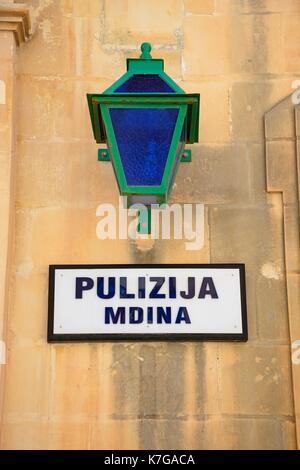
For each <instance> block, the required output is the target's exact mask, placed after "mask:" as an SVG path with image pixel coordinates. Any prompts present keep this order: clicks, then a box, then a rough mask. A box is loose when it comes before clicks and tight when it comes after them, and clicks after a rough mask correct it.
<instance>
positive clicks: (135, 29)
mask: <svg viewBox="0 0 300 470" xmlns="http://www.w3.org/2000/svg"><path fill="white" fill-rule="evenodd" d="M104 4H105V10H104V14H105V43H111V44H113V43H116V42H117V43H119V44H132V43H134V44H136V43H137V42H140V41H151V42H153V43H155V44H157V45H158V44H165V43H170V42H171V43H173V44H176V43H177V35H178V29H179V28H180V26H181V21H182V1H181V0H164V1H163V2H162V1H161V0H152V1H151V2H150V3H148V4H147V6H146V5H144V4H143V3H142V2H141V1H139V0H125V1H124V0H115V1H114V2H111V1H107V0H106V1H105V2H104Z"/></svg>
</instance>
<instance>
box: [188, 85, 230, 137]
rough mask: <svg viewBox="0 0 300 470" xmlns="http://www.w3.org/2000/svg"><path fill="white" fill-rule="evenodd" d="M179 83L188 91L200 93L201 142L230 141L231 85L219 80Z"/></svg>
mask: <svg viewBox="0 0 300 470" xmlns="http://www.w3.org/2000/svg"><path fill="white" fill-rule="evenodd" d="M179 85H180V86H181V87H182V88H183V89H184V91H185V92H186V93H200V125H199V139H200V142H201V143H208V144H212V143H225V142H226V143H227V142H230V141H231V140H232V136H231V115H230V88H229V86H228V85H227V84H224V83H220V82H217V81H215V82H214V81H209V82H204V81H188V82H186V81H182V82H180V83H179ZM212 122H213V123H214V124H213V126H212Z"/></svg>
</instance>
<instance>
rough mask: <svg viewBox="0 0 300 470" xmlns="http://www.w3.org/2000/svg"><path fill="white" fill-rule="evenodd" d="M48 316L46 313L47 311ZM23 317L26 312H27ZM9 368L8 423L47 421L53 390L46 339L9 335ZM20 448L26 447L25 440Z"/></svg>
mask: <svg viewBox="0 0 300 470" xmlns="http://www.w3.org/2000/svg"><path fill="white" fill-rule="evenodd" d="M45 313H46V312H45ZM23 315H26V313H24V312H23ZM8 340H9V345H10V351H9V354H8V358H7V360H8V364H9V368H8V370H7V373H6V382H5V396H4V400H5V415H4V421H5V422H7V423H15V424H17V423H22V422H26V420H28V419H30V420H32V421H36V422H38V421H40V422H41V421H43V419H44V420H46V419H47V415H48V406H49V403H48V392H49V387H50V362H49V361H50V356H49V351H48V348H47V346H46V343H45V340H44V341H42V342H40V343H39V342H38V341H33V340H32V338H27V337H26V336H25V335H24V336H23V338H20V336H17V338H15V337H14V335H13V334H12V333H11V332H10V334H9V339H8ZM16 445H22V440H21V441H20V442H19V443H16Z"/></svg>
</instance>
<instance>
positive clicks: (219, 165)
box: [172, 144, 252, 205]
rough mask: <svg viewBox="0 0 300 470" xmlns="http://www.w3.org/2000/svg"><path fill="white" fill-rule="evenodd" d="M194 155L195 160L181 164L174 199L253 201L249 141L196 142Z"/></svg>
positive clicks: (229, 201) (210, 202) (189, 200)
mask: <svg viewBox="0 0 300 470" xmlns="http://www.w3.org/2000/svg"><path fill="white" fill-rule="evenodd" d="M192 155H193V157H192V162H191V163H186V164H181V165H180V168H179V171H178V174H177V177H176V187H174V191H173V194H172V198H173V199H174V200H176V201H179V199H180V198H183V200H184V201H186V202H194V203H196V202H198V203H204V204H208V205H211V204H229V203H234V201H236V200H237V199H238V200H239V201H243V202H249V201H250V198H251V173H252V170H251V165H252V163H251V161H250V160H249V157H248V150H247V147H246V146H245V145H239V144H238V145H234V144H232V145H231V144H224V145H222V144H210V145H197V146H195V145H194V146H193V148H192Z"/></svg>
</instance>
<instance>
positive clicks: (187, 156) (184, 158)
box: [180, 149, 192, 163]
mask: <svg viewBox="0 0 300 470" xmlns="http://www.w3.org/2000/svg"><path fill="white" fill-rule="evenodd" d="M180 161H181V162H183V163H189V162H191V161H192V150H191V149H185V150H184V151H183V153H182V155H181V159H180Z"/></svg>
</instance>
